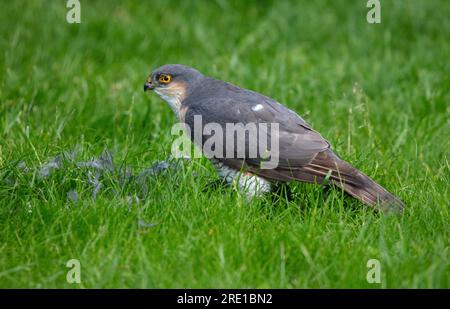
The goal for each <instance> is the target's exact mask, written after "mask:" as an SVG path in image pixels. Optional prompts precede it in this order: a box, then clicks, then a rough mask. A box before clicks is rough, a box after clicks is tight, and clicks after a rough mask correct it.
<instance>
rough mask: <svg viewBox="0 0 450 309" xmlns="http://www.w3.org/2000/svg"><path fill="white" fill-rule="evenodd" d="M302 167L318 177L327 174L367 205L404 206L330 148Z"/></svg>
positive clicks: (384, 207)
mask: <svg viewBox="0 0 450 309" xmlns="http://www.w3.org/2000/svg"><path fill="white" fill-rule="evenodd" d="M303 169H304V171H305V172H308V173H311V174H313V175H315V176H319V179H320V178H322V179H325V177H326V175H329V177H330V181H331V182H332V183H333V184H335V185H336V186H338V187H340V188H342V189H343V190H344V191H345V192H347V193H348V194H350V195H351V196H353V197H355V198H357V199H358V200H360V201H361V202H363V203H365V204H367V205H369V206H378V207H379V208H380V209H381V210H383V211H391V210H395V211H399V212H401V211H402V210H403V208H404V204H403V202H402V201H400V200H399V199H398V198H396V197H395V196H394V195H392V194H391V193H389V192H388V191H387V190H386V189H385V188H383V187H382V186H380V185H379V184H377V183H376V182H375V181H373V180H372V179H371V178H370V177H368V176H367V175H365V174H363V173H362V172H360V171H359V170H358V169H356V168H354V167H353V166H351V165H350V164H349V163H347V162H345V161H344V160H342V159H340V158H339V157H338V156H337V155H336V154H335V153H334V152H332V151H331V150H326V151H324V152H321V153H319V154H317V156H316V157H315V158H314V159H313V160H312V162H311V163H310V164H308V165H307V166H305V167H304V168H303ZM330 171H331V174H330Z"/></svg>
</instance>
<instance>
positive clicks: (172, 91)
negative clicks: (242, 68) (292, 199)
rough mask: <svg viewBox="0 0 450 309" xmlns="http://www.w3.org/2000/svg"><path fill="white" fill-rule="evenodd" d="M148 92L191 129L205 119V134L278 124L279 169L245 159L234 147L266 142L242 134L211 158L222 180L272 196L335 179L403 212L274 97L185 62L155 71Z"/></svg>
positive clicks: (375, 203) (371, 202) (369, 199)
mask: <svg viewBox="0 0 450 309" xmlns="http://www.w3.org/2000/svg"><path fill="white" fill-rule="evenodd" d="M144 90H145V91H146V90H153V91H154V92H156V93H157V94H158V95H159V96H160V97H161V98H162V99H164V100H165V101H167V102H168V103H169V105H170V107H171V108H172V110H173V111H174V112H175V114H176V116H177V118H178V120H179V122H181V123H184V124H186V125H187V127H190V128H194V126H195V123H194V121H195V117H196V116H201V117H202V127H201V129H202V130H203V129H204V128H205V126H206V125H207V124H208V123H216V124H219V125H220V126H222V127H223V128H224V130H225V127H226V126H227V124H230V123H231V124H242V125H247V124H252V123H254V124H263V123H264V124H276V125H277V127H278V131H277V135H276V137H277V138H278V149H277V153H276V154H275V155H276V156H277V158H276V159H277V162H278V164H277V165H276V166H275V167H274V168H261V163H262V162H263V161H264V160H265V159H266V158H265V157H264V158H263V156H262V154H261V153H260V152H258V153H257V155H256V156H249V155H248V154H249V152H248V149H246V151H245V154H244V155H243V156H237V155H236V151H235V149H234V147H235V146H236V142H237V141H238V140H241V141H242V140H244V142H245V144H246V146H249V145H250V143H251V142H252V141H253V142H254V141H255V140H257V143H260V142H261V138H259V135H258V136H252V135H249V134H244V135H242V134H237V135H238V136H236V135H233V138H232V139H230V138H225V142H224V143H223V145H222V146H221V147H223V152H222V153H223V156H218V157H211V161H212V162H213V164H214V165H215V166H216V168H217V170H218V173H219V175H220V176H222V177H223V178H225V180H226V181H227V182H233V181H234V182H237V184H238V185H239V187H240V188H244V189H245V190H246V192H247V193H248V192H249V194H262V193H265V192H269V191H271V190H272V189H273V187H274V184H278V183H286V182H292V181H301V182H308V183H324V182H326V181H329V182H331V183H332V184H334V185H335V186H337V187H340V188H342V189H343V190H344V191H345V192H347V193H348V194H350V195H351V196H353V197H355V198H357V199H358V200H360V201H361V202H363V203H364V204H366V205H370V206H379V208H380V209H382V210H388V209H396V210H402V209H403V203H402V202H401V201H400V200H399V199H397V198H396V197H395V196H393V195H392V194H391V193H389V192H388V191H387V190H386V189H384V188H383V187H382V186H380V185H379V184H377V183H376V182H375V181H373V180H372V179H371V178H369V177H368V176H366V175H365V174H363V173H362V172H360V171H359V170H357V169H356V168H354V167H353V166H351V165H350V164H349V163H347V162H346V161H344V160H342V159H341V158H340V157H339V156H338V155H337V154H336V153H334V152H333V151H332V150H331V148H330V144H329V142H328V141H327V140H325V139H324V138H323V137H322V136H321V135H320V134H319V133H318V132H316V131H315V130H314V129H312V128H311V126H310V125H309V124H308V123H306V122H305V120H303V119H302V118H301V117H300V116H299V115H298V114H297V113H295V112H294V111H292V110H290V109H288V108H287V107H285V106H283V105H282V104H280V103H278V102H277V101H275V100H274V99H272V98H269V97H267V96H264V95H262V94H259V93H257V92H254V91H251V90H246V89H242V88H240V87H237V86H235V85H233V84H230V83H227V82H224V81H221V80H218V79H214V78H211V77H208V76H205V75H203V74H202V73H200V72H199V71H197V70H195V69H193V68H191V67H188V66H185V65H180V64H173V65H163V66H161V67H159V68H157V69H155V70H154V71H153V72H152V73H151V74H150V76H149V77H148V79H147V81H146V83H145V84H144ZM265 132H266V133H268V130H266V131H265ZM195 134H196V133H195V132H192V130H191V132H190V137H191V139H192V140H193V141H194V142H197V143H198V140H195V138H194V135H195ZM201 135H202V138H201V139H200V143H198V144H199V145H197V146H199V147H202V146H204V144H205V141H206V138H207V137H208V134H205V132H204V131H202V132H201ZM239 135H241V136H239ZM268 135H269V138H274V136H273V135H272V136H271V135H270V133H269V134H268ZM230 147H233V149H232V150H231V151H227V150H230Z"/></svg>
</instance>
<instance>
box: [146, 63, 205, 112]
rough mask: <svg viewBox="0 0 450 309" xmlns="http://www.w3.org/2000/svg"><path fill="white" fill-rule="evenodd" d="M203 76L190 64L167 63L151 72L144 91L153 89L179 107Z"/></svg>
mask: <svg viewBox="0 0 450 309" xmlns="http://www.w3.org/2000/svg"><path fill="white" fill-rule="evenodd" d="M202 78H204V76H203V74H202V73H200V72H199V71H197V70H195V69H193V68H190V67H188V66H185V65H182V64H166V65H163V66H161V67H159V68H157V69H155V70H154V71H153V72H152V73H150V76H149V77H148V79H147V81H146V82H145V84H144V91H147V90H153V91H154V92H155V93H156V94H158V95H159V96H160V97H161V98H162V99H164V100H165V101H167V102H168V103H169V104H170V105H171V106H172V107H174V106H173V105H177V107H179V105H180V104H181V102H182V101H183V100H184V99H185V98H186V96H187V95H188V94H189V92H190V91H192V89H193V88H194V87H195V86H196V85H197V84H198V83H199V81H201V79H202Z"/></svg>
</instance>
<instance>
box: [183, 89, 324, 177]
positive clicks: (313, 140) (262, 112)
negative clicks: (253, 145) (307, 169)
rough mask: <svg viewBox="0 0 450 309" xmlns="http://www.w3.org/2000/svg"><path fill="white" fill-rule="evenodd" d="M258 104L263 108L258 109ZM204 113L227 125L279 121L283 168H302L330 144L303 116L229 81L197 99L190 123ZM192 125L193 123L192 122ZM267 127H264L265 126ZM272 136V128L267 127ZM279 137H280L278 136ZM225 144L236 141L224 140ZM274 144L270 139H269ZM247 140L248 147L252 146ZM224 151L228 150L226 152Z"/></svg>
mask: <svg viewBox="0 0 450 309" xmlns="http://www.w3.org/2000/svg"><path fill="white" fill-rule="evenodd" d="M255 106H258V107H259V108H255ZM195 114H201V115H202V117H203V123H204V124H205V123H210V122H215V123H219V124H221V125H222V127H223V128H225V124H226V123H243V124H244V125H245V124H248V123H258V124H260V123H277V124H278V125H279V134H278V138H279V157H278V161H279V167H280V168H283V167H286V168H295V167H301V166H304V165H306V164H308V163H309V162H311V160H312V159H313V158H314V157H315V156H316V154H317V153H318V152H321V151H323V150H325V149H328V148H329V147H330V145H329V143H328V142H327V141H326V140H325V139H324V138H323V137H322V136H321V135H320V134H319V133H317V132H316V131H314V130H313V129H312V128H311V127H310V126H309V125H308V124H307V123H306V122H305V121H304V120H303V119H302V118H301V117H300V116H298V115H297V114H296V113H295V112H293V111H292V110H290V109H288V108H286V107H284V106H283V105H281V104H280V103H278V102H276V101H275V100H273V99H271V98H269V97H266V96H263V95H261V94H259V93H256V92H253V91H250V90H244V89H241V88H238V87H236V86H233V85H231V84H228V83H226V87H223V85H222V87H219V89H217V91H216V92H215V93H214V95H204V96H199V97H197V98H196V104H193V105H192V106H191V108H190V109H189V111H188V113H187V115H186V122H188V124H190V123H189V122H191V123H192V119H193V115H195ZM190 125H191V124H190ZM262 129H263V130H264V127H262ZM266 133H267V135H268V136H269V138H273V137H272V136H271V132H270V130H267V132H266ZM275 138H276V137H275ZM224 144H225V145H224V147H227V146H234V144H230V143H224ZM268 144H269V145H270V141H269V142H268ZM248 146H249V145H248V140H246V149H248ZM224 153H226V152H225V151H224ZM261 161H262V158H260V157H257V158H246V162H247V163H248V164H251V165H257V166H259V164H260V163H261Z"/></svg>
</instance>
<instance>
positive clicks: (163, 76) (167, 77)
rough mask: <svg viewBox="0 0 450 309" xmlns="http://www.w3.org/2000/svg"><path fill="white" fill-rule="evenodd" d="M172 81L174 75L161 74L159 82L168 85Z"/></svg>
mask: <svg viewBox="0 0 450 309" xmlns="http://www.w3.org/2000/svg"><path fill="white" fill-rule="evenodd" d="M171 80H172V75H166V74H161V76H160V77H159V82H160V83H163V84H168V83H170V81H171Z"/></svg>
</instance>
